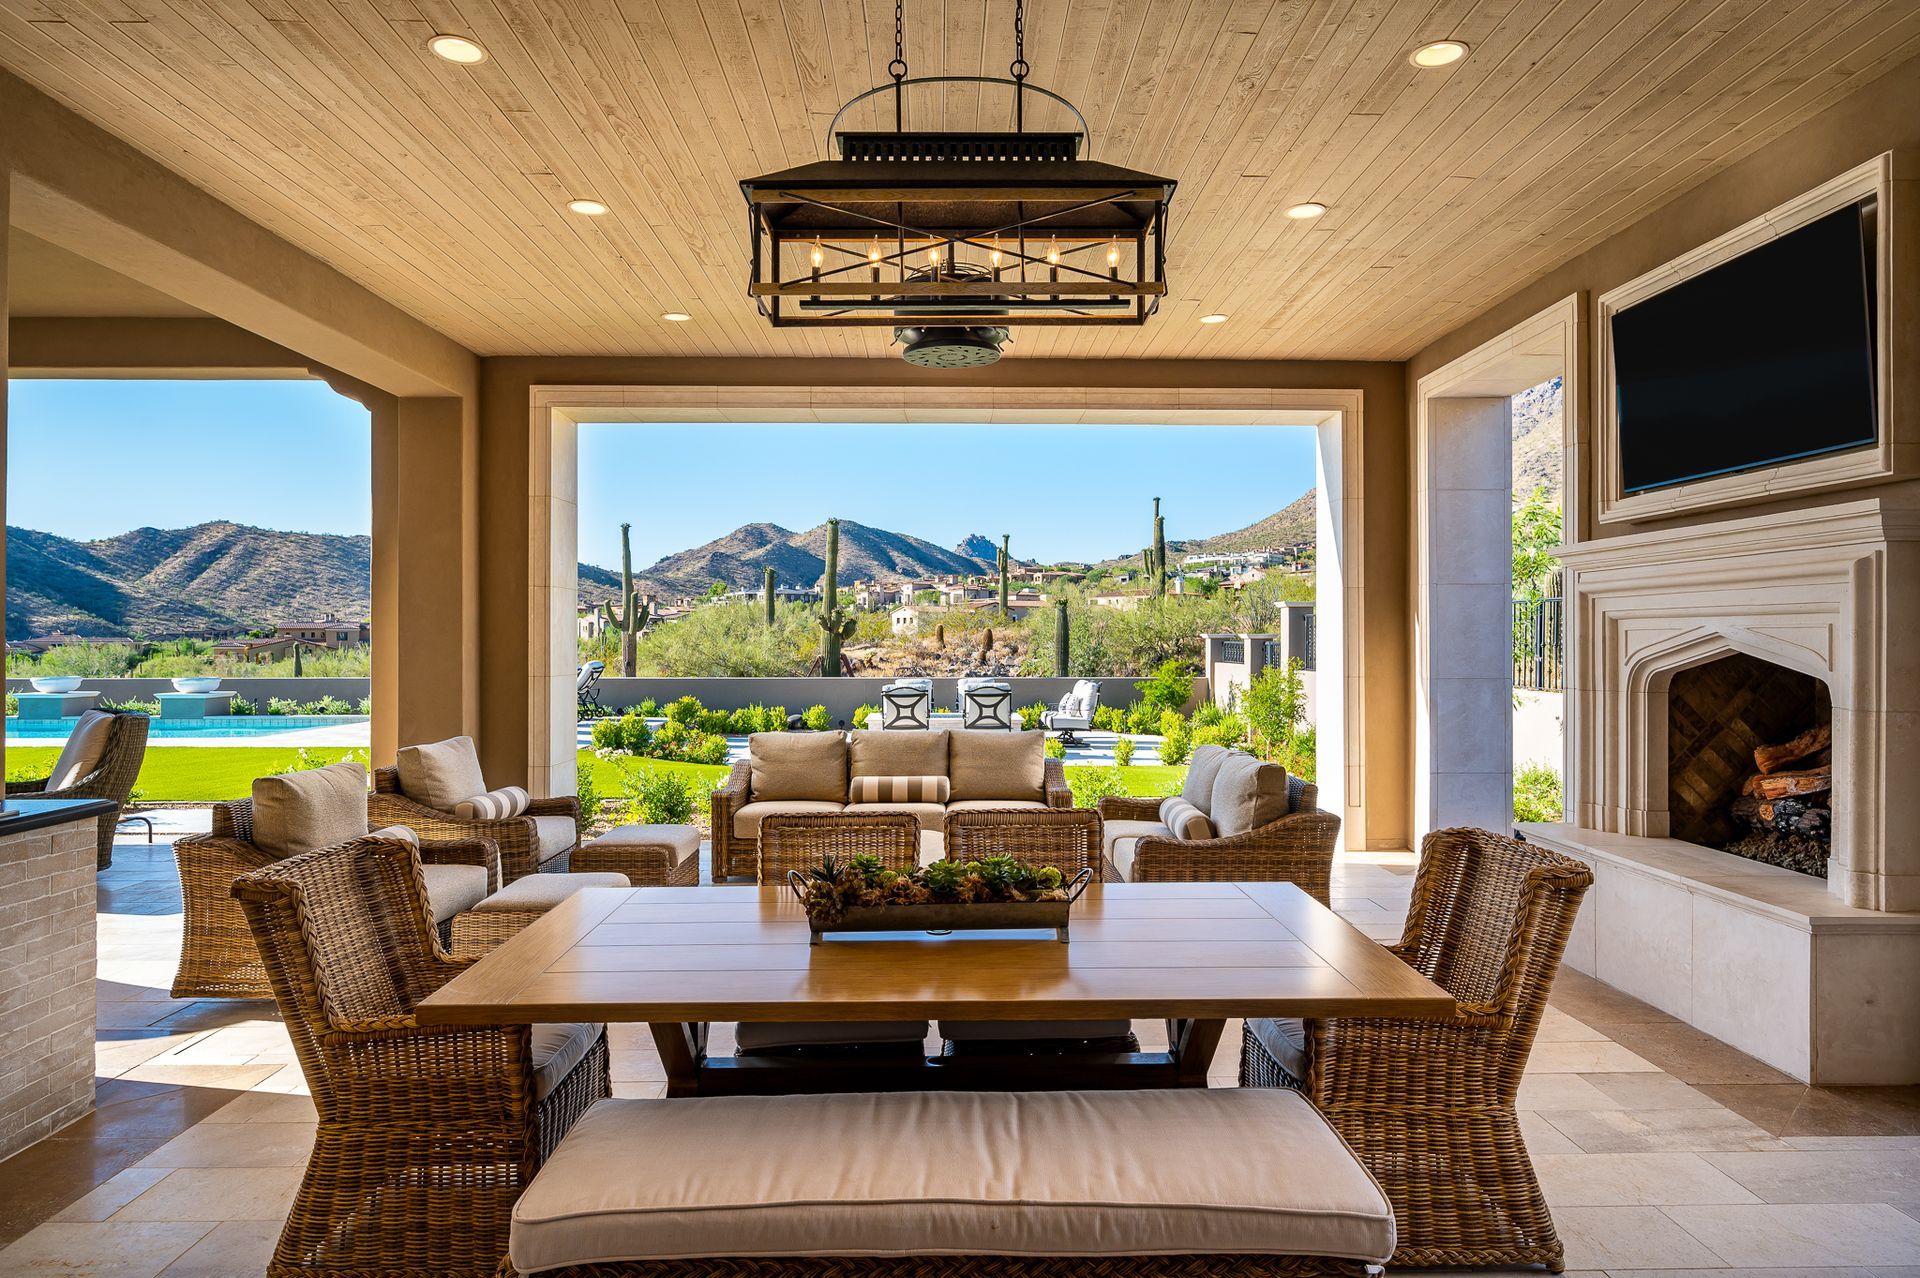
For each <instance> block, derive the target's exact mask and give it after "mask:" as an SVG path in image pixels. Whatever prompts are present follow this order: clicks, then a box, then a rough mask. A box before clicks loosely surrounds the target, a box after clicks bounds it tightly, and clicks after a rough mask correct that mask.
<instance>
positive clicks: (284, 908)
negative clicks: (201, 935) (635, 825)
mask: <svg viewBox="0 0 1920 1278" xmlns="http://www.w3.org/2000/svg"><path fill="white" fill-rule="evenodd" d="M420 870H421V865H420V860H419V857H418V855H417V854H416V853H415V851H414V849H413V848H412V847H411V846H410V845H409V844H407V843H406V842H405V841H403V840H398V839H389V838H381V837H377V836H370V837H364V838H359V839H355V840H352V841H351V842H348V843H343V844H340V845H338V846H335V847H329V848H323V849H321V850H320V851H317V852H309V853H306V854H304V855H301V856H296V857H290V858H288V859H287V860H284V861H280V862H277V863H275V864H273V865H269V866H266V867H264V868H262V869H258V870H255V871H253V872H252V873H249V874H246V875H243V876H242V877H241V878H240V879H239V880H238V881H236V882H235V883H234V884H233V887H232V891H233V895H234V897H235V898H236V899H237V900H238V901H239V903H240V908H241V910H242V911H243V912H244V913H245V916H246V921H247V924H248V927H249V928H250V929H251V931H252V934H253V938H254V940H255V942H256V943H257V945H258V947H259V950H260V954H261V956H262V959H263V961H264V965H265V967H266V971H267V975H268V978H269V980H270V982H271V984H272V987H273V996H274V999H275V1000H276V1001H277V1002H278V1004H279V1007H280V1015H281V1017H282V1019H283V1020H284V1021H285V1022H286V1026H287V1032H288V1034H289V1035H290V1036H291V1038H292V1039H293V1050H294V1055H295V1057H296V1058H297V1059H298V1060H299V1062H300V1069H301V1072H302V1073H303V1074H304V1075H305V1076H306V1081H307V1086H308V1088H309V1089H310V1090H311V1091H312V1093H313V1104H314V1108H315V1109H316V1110H318V1111H319V1120H320V1121H319V1127H318V1129H317V1131H316V1132H315V1133H314V1141H313V1153H312V1154H311V1156H310V1157H309V1159H308V1162H307V1170H306V1175H305V1176H304V1177H303V1178H302V1179H301V1182H300V1189H299V1192H298V1194H297V1195H296V1196H295V1198H294V1200H293V1208H292V1210H291V1211H290V1212H289V1213H288V1214H287V1221H286V1225H285V1226H284V1228H282V1230H281V1232H280V1240H279V1244H278V1245H277V1246H276V1247H275V1249H274V1253H273V1260H272V1262H271V1264H270V1265H269V1266H268V1269H267V1273H268V1275H269V1278H292V1276H294V1275H304V1274H311V1275H316V1276H317V1275H323V1274H334V1275H340V1274H369V1275H370V1274H381V1275H387V1276H389V1278H401V1276H403V1275H404V1276H409V1278H411V1276H413V1275H418V1278H429V1276H431V1278H455V1276H458V1278H486V1276H487V1275H490V1274H492V1273H493V1272H494V1270H495V1267H496V1266H498V1265H499V1263H500V1258H501V1256H502V1255H504V1254H505V1251H506V1244H507V1227H508V1219H509V1213H510V1212H511V1211H512V1209H513V1204H514V1201H515V1200H516V1199H517V1198H518V1197H519V1196H520V1193H521V1191H523V1190H524V1189H525V1188H526V1187H527V1184H528V1182H529V1181H530V1180H531V1179H532V1177H533V1174H534V1172H535V1171H537V1170H538V1169H539V1167H540V1165H541V1163H543V1162H544V1161H545V1160H546V1157H547V1155H548V1154H550V1153H551V1152H552V1151H553V1150H554V1148H555V1147H556V1146H557V1145H558V1144H559V1142H560V1138H561V1137H562V1136H564V1135H566V1133H567V1129H568V1128H570V1127H571V1126H573V1124H574V1121H575V1120H576V1119H578V1118H579V1117H580V1116H581V1115H582V1114H583V1113H585V1112H586V1110H587V1107H588V1106H590V1105H592V1104H593V1103H594V1102H595V1101H597V1100H601V1099H604V1098H605V1097H606V1096H607V1095H608V1094H609V1092H610V1091H611V1086H610V1084H609V1081H608V1069H607V1064H608V1057H607V1036H606V1027H605V1026H603V1025H534V1026H526V1025H486V1026H465V1025H462V1026H453V1025H446V1026H432V1027H426V1026H421V1025H419V1024H418V1023H417V1022H416V1021H415V1020H414V1009H415V1007H417V1006H418V1005H419V1003H420V1001H421V1000H422V999H424V998H425V997H426V996H427V995H429V994H431V993H433V992H434V991H435V990H437V989H439V988H440V987H441V986H442V985H445V984H446V983H447V982H448V981H450V980H452V979H453V978H454V977H455V976H457V975H459V974H460V973H461V972H462V971H464V970H466V968H467V967H468V964H466V963H463V962H459V961H457V960H455V959H451V958H449V957H447V955H446V953H445V951H444V950H442V949H441V947H440V943H439V939H438V937H437V936H436V935H435V932H434V928H433V926H432V915H431V912H430V906H429V903H428V899H427V892H426V884H425V881H424V880H423V878H422V876H421V873H420Z"/></svg>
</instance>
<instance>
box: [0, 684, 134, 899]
mask: <svg viewBox="0 0 1920 1278" xmlns="http://www.w3.org/2000/svg"><path fill="white" fill-rule="evenodd" d="M147 727H148V719H147V716H146V715H144V714H122V713H118V712H115V711H110V710H89V711H87V712H86V713H85V714H83V715H81V716H80V721H79V722H78V723H76V724H75V725H74V727H73V732H72V734H71V735H69V736H68V738H67V744H66V745H65V746H63V747H62V748H61V750H60V756H59V758H57V759H55V760H54V764H53V772H52V774H51V775H49V776H47V777H45V778H43V779H41V780H38V781H9V782H7V797H8V798H9V799H108V800H111V801H112V802H113V803H114V804H115V805H116V806H115V808H114V810H113V811H112V812H110V813H108V814H107V815H106V816H103V817H101V818H100V833H99V856H98V864H99V868H101V869H103V870H104V869H106V868H107V867H108V866H109V865H112V864H113V830H114V827H115V826H117V825H119V824H120V809H119V807H118V806H117V805H119V804H123V803H125V802H126V801H127V800H128V799H129V798H131V797H132V795H133V781H134V778H135V777H137V776H139V775H140V763H141V760H143V759H145V758H146V756H147Z"/></svg>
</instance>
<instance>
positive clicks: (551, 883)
mask: <svg viewBox="0 0 1920 1278" xmlns="http://www.w3.org/2000/svg"><path fill="white" fill-rule="evenodd" d="M628 886H630V885H629V884H628V882H627V879H626V876H625V875H622V874H529V875H527V876H526V877H525V878H522V879H515V880H514V881H513V882H511V883H509V884H507V885H506V886H505V887H503V888H501V889H500V890H499V891H498V892H495V893H494V894H493V895H492V896H489V897H487V898H486V899H484V900H483V901H481V902H480V904H478V905H476V906H474V907H473V908H472V909H470V910H466V911H463V912H462V913H459V914H456V915H454V916H453V956H454V957H455V958H459V959H475V958H479V957H480V956H481V955H482V954H485V953H486V952H487V951H488V950H491V949H492V948H493V947H494V946H496V945H498V944H500V942H502V941H504V940H506V939H507V938H508V937H510V936H512V935H514V934H515V933H516V932H518V931H520V930H521V929H522V928H524V927H526V926H527V925H528V924H529V923H532V922H533V921H534V920H535V919H537V918H539V917H540V916H541V915H542V914H545V913H546V912H547V911H548V910H551V909H552V908H553V907H554V906H556V905H558V904H560V902H562V901H564V900H566V899H567V898H568V897H570V896H572V895H573V894H574V893H575V892H578V891H579V890H580V889H581V888H623V887H628Z"/></svg>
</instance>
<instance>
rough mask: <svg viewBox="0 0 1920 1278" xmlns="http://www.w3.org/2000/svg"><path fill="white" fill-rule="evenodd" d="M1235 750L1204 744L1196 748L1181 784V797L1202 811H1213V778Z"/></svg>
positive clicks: (1218, 773) (1188, 762)
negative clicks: (1185, 777)
mask: <svg viewBox="0 0 1920 1278" xmlns="http://www.w3.org/2000/svg"><path fill="white" fill-rule="evenodd" d="M1232 753H1233V751H1231V750H1229V749H1227V748H1226V747H1225V746H1217V745H1203V746H1198V747H1196V748H1195V749H1194V752H1193V758H1191V759H1189V760H1188V761H1187V779H1186V780H1185V781H1184V782H1182V783H1181V785H1180V797H1181V798H1183V799H1185V800H1186V801H1187V802H1188V803H1191V804H1192V805H1193V806H1194V807H1196V808H1199V809H1200V811H1201V812H1202V813H1209V812H1212V811H1213V779H1214V778H1215V777H1217V776H1219V775H1220V765H1221V764H1223V763H1225V762H1226V761H1227V756H1228V755H1230V754H1232Z"/></svg>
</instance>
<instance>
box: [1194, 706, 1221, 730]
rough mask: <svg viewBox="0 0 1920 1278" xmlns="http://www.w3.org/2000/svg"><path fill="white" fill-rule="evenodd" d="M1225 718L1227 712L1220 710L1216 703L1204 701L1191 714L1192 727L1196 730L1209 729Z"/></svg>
mask: <svg viewBox="0 0 1920 1278" xmlns="http://www.w3.org/2000/svg"><path fill="white" fill-rule="evenodd" d="M1226 717H1227V712H1226V711H1225V710H1222V709H1221V708H1220V707H1219V705H1218V704H1217V703H1215V702H1212V701H1204V702H1202V703H1201V704H1200V707H1199V708H1198V709H1197V710H1195V711H1194V712H1193V726H1194V727H1196V728H1211V727H1212V726H1213V725H1214V724H1216V723H1219V722H1220V721H1221V720H1222V719H1224V718H1226Z"/></svg>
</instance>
